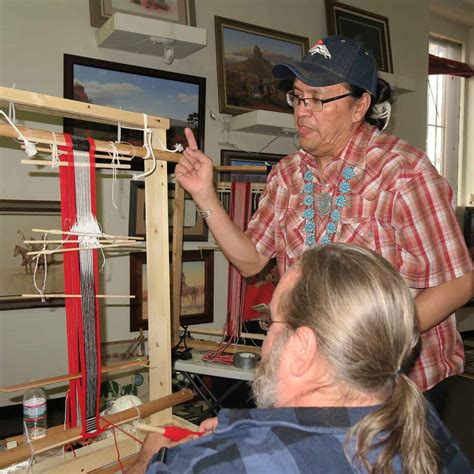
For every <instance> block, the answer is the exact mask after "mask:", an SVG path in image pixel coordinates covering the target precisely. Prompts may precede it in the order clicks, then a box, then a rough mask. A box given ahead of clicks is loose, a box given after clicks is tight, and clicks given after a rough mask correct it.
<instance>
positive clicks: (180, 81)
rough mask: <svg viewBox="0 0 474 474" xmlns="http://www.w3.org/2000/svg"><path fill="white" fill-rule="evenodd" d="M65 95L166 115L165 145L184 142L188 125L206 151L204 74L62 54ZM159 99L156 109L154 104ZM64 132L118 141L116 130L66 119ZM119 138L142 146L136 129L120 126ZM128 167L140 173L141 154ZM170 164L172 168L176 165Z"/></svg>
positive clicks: (112, 127)
mask: <svg viewBox="0 0 474 474" xmlns="http://www.w3.org/2000/svg"><path fill="white" fill-rule="evenodd" d="M64 97H65V98H66V99H74V100H79V101H81V102H93V103H95V104H98V105H108V106H110V107H116V108H123V109H124V110H131V111H132V112H142V113H148V114H150V115H155V116H159V117H164V118H169V119H170V122H171V126H170V128H169V130H167V132H166V138H167V147H168V148H169V149H173V148H174V145H175V144H181V145H183V146H184V147H185V146H186V145H187V141H186V139H185V136H184V128H185V127H189V128H191V129H192V130H193V131H194V135H195V137H196V141H197V144H198V147H199V149H200V150H204V128H205V110H206V78H205V77H198V76H190V75H188V74H178V73H175V72H170V71H161V70H159V69H150V68H145V67H140V66H132V65H129V64H120V63H115V62H112V61H103V60H101V59H93V58H86V57H82V56H74V55H71V54H65V55H64ZM159 102H161V104H160V106H158V105H156V110H155V105H154V104H158V103H159ZM178 117H179V118H178ZM64 131H65V132H67V133H70V134H72V135H83V136H91V137H92V138H95V139H100V140H105V141H116V140H117V131H118V128H117V127H115V126H112V125H105V124H99V123H92V122H87V121H79V120H76V119H69V118H65V119H64ZM121 139H122V141H124V142H128V143H132V144H133V145H134V146H140V147H141V146H143V132H140V131H137V130H128V129H125V128H122V131H121ZM131 165H132V169H133V170H139V171H143V160H142V159H141V158H134V159H133V160H132V162H131ZM168 168H169V170H170V172H171V171H172V170H173V168H174V165H173V164H170V165H169V167H168Z"/></svg>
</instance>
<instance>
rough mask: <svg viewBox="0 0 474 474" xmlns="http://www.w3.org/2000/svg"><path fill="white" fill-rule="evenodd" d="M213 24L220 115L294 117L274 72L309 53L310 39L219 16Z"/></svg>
mask: <svg viewBox="0 0 474 474" xmlns="http://www.w3.org/2000/svg"><path fill="white" fill-rule="evenodd" d="M214 24H215V30H216V54H217V84H218V88H219V111H220V112H221V113H224V114H231V115H237V114H241V113H245V112H249V111H251V110H270V111H274V112H284V113H293V111H292V109H291V108H290V107H288V105H287V104H286V98H285V92H286V91H282V90H280V89H279V88H278V79H275V78H274V77H273V74H272V68H273V66H274V64H276V63H297V62H299V61H300V60H301V58H302V57H303V55H304V54H305V52H306V51H307V50H308V47H309V41H308V38H304V37H302V36H297V35H293V34H290V33H284V32H282V31H276V30H272V29H270V28H263V27H261V26H257V25H251V24H249V23H243V22H241V21H235V20H230V19H228V18H222V17H220V16H216V17H215V20H214Z"/></svg>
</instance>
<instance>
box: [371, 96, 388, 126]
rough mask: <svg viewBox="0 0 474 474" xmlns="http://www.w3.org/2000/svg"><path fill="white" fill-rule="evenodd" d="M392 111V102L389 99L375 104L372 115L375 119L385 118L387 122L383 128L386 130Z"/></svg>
mask: <svg viewBox="0 0 474 474" xmlns="http://www.w3.org/2000/svg"><path fill="white" fill-rule="evenodd" d="M391 113H392V106H391V104H390V102H388V101H387V100H386V101H384V102H381V103H380V104H375V105H374V108H373V112H372V115H371V117H372V118H374V119H377V120H379V119H382V120H383V119H385V124H384V126H383V128H382V130H385V129H386V128H387V125H388V122H389V120H390V115H391Z"/></svg>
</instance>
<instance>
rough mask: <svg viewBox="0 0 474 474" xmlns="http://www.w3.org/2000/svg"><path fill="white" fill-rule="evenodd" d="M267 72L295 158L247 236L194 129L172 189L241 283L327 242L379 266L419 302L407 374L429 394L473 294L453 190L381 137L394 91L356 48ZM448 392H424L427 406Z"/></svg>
mask: <svg viewBox="0 0 474 474" xmlns="http://www.w3.org/2000/svg"><path fill="white" fill-rule="evenodd" d="M273 74H274V76H275V77H277V78H278V79H281V80H282V84H284V83H285V82H286V83H288V82H289V84H290V86H289V87H290V90H288V92H287V93H286V99H287V102H288V105H289V107H291V108H292V109H293V113H294V118H295V124H296V129H297V132H298V138H299V143H300V147H301V149H300V150H299V151H298V152H296V153H294V154H292V155H289V156H287V157H285V158H284V159H282V160H281V161H280V162H279V163H278V165H276V166H275V167H274V168H273V169H272V171H271V172H270V174H269V175H268V179H267V186H266V189H265V192H264V193H263V194H262V196H261V199H260V202H259V206H258V209H257V211H256V212H255V214H254V216H253V217H252V219H251V221H250V223H249V225H248V228H247V230H246V232H245V233H244V232H242V231H241V230H240V229H238V228H237V227H236V226H235V225H234V224H233V223H232V221H231V220H230V218H229V217H228V215H227V213H226V212H225V211H224V209H223V208H222V206H220V203H219V199H218V196H217V193H216V191H215V189H214V187H213V184H212V176H213V171H212V161H211V160H210V158H208V157H207V156H206V155H204V154H203V153H202V152H201V151H199V150H198V149H197V145H196V141H195V139H194V137H193V136H192V134H191V133H190V131H189V130H187V132H186V133H187V138H188V144H189V146H188V147H187V148H186V150H185V152H184V156H183V158H182V159H181V160H180V163H179V164H178V165H177V166H176V176H177V179H178V180H179V182H180V183H181V184H182V186H183V187H184V188H185V189H186V190H187V191H188V192H189V193H190V194H191V195H192V197H193V199H194V200H195V202H196V204H197V206H198V208H199V209H200V211H201V213H202V215H203V216H204V217H205V218H206V222H207V224H208V226H209V229H210V230H211V231H212V233H213V235H214V238H215V239H216V242H217V243H218V244H219V246H220V247H221V249H222V250H223V252H224V253H225V255H226V257H227V258H228V259H229V261H230V262H231V263H232V264H233V265H234V266H235V267H236V268H238V269H239V270H240V271H241V273H242V274H243V275H244V276H249V275H252V274H255V273H257V272H258V271H260V270H261V269H262V268H263V267H264V266H265V265H266V263H267V262H268V261H269V259H270V258H272V257H276V258H277V262H278V267H279V270H280V273H283V272H284V271H286V270H287V269H288V268H289V267H291V266H292V265H293V264H294V263H295V262H296V261H298V259H299V258H300V256H301V255H302V253H303V251H304V250H305V249H307V248H310V247H314V246H316V245H321V244H326V243H330V242H346V243H351V244H356V245H359V246H363V247H366V248H369V249H371V250H374V251H375V252H377V253H379V254H380V255H382V256H383V257H385V258H386V259H387V260H388V261H389V262H390V263H391V264H392V265H393V266H394V267H395V269H396V270H397V271H398V272H399V273H400V274H401V276H402V277H403V278H404V280H405V281H406V283H407V284H408V286H409V287H410V288H411V289H412V293H413V295H414V296H415V302H416V307H417V312H418V321H419V327H420V330H421V332H422V337H421V342H422V344H421V346H422V349H421V354H420V356H419V358H418V360H417V361H416V364H415V366H414V369H413V370H412V372H411V373H410V376H411V378H412V379H413V380H414V381H415V382H416V383H417V384H418V385H419V387H420V388H421V389H422V390H424V391H428V390H430V389H433V387H435V386H437V384H439V383H440V382H441V381H443V380H444V379H446V378H448V377H450V376H452V375H455V374H457V373H460V372H462V371H463V365H464V356H463V346H462V342H461V338H460V335H459V333H458V332H457V330H456V321H455V316H454V314H453V312H454V311H455V310H456V309H457V308H459V307H461V306H462V305H463V304H464V303H465V302H466V301H468V300H469V299H470V297H471V295H472V260H471V257H470V255H469V252H468V250H467V248H466V245H465V243H464V240H463V237H462V233H461V231H460V229H459V226H458V223H457V220H456V216H455V213H454V210H453V205H454V196H453V192H452V190H451V188H450V187H449V184H448V183H447V181H446V180H445V179H444V178H443V177H442V176H440V175H439V173H438V172H437V171H436V169H435V168H434V167H433V166H432V164H431V162H430V160H429V159H428V157H427V155H426V154H425V153H424V152H423V151H422V150H419V149H417V148H415V147H413V146H411V145H409V144H408V143H407V142H405V141H404V140H401V139H399V138H397V137H395V136H393V135H391V134H389V133H386V132H383V131H382V130H383V129H384V128H385V126H386V125H387V123H388V120H389V118H390V103H391V102H392V95H391V89H390V86H389V84H387V83H386V82H385V81H383V80H381V79H378V74H377V66H376V63H375V60H374V58H373V56H372V54H371V53H370V52H369V51H367V50H366V49H365V48H364V46H363V45H362V44H361V43H359V42H358V41H356V40H354V39H350V38H345V37H342V36H329V37H327V38H324V39H321V40H318V41H317V42H316V43H315V44H314V46H313V47H312V48H311V49H310V50H309V51H308V53H307V54H306V55H305V56H304V57H303V59H302V60H301V62H299V63H297V64H277V65H276V66H274V68H273ZM341 317H344V315H341ZM443 389H444V387H443V385H438V386H437V387H436V389H435V390H434V391H432V392H431V395H430V396H431V397H432V400H433V401H435V402H436V397H437V396H438V395H440V394H442V393H443Z"/></svg>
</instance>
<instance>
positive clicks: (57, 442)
mask: <svg viewBox="0 0 474 474" xmlns="http://www.w3.org/2000/svg"><path fill="white" fill-rule="evenodd" d="M10 103H13V104H14V105H15V107H16V108H17V109H22V110H28V111H33V112H35V113H40V114H48V115H59V116H63V117H69V118H76V119H82V120H84V119H86V120H89V121H96V122H101V123H109V124H117V123H119V122H120V123H121V124H123V125H125V126H131V127H143V115H142V114H139V113H135V112H128V111H124V110H118V109H114V108H111V107H103V106H98V105H93V104H88V103H81V102H76V101H73V100H68V99H63V98H59V97H53V96H47V95H42V94H37V93H32V92H28V91H21V90H17V89H10V88H6V87H0V106H2V107H5V106H7V107H8V105H9V104H10ZM147 119H148V128H151V129H153V131H154V134H155V135H156V136H158V138H159V140H158V143H159V145H157V144H156V143H155V142H152V147H153V150H154V155H155V157H156V158H157V164H156V169H155V170H154V172H153V173H151V174H150V175H149V176H147V177H146V178H145V202H146V203H147V204H149V205H146V222H147V231H146V232H147V235H146V237H147V238H146V241H147V273H148V275H147V276H148V287H149V288H153V291H149V292H148V315H149V316H148V317H149V320H148V322H149V329H148V342H149V362H148V364H149V390H150V400H153V401H151V402H149V403H147V404H144V405H142V406H141V407H139V408H138V412H140V413H138V412H137V409H135V408H133V409H131V410H128V411H127V410H126V411H124V412H120V413H118V414H117V415H119V416H118V417H116V418H115V419H108V420H107V421H106V422H104V423H103V425H102V426H101V428H104V427H105V426H107V424H108V423H110V422H111V423H114V424H120V423H124V422H127V421H130V420H132V419H137V418H138V417H140V418H144V417H148V416H150V420H151V423H152V424H154V425H164V424H170V423H171V422H172V421H173V418H172V412H171V407H172V406H173V405H176V404H179V403H183V402H184V401H186V400H189V399H191V398H192V396H193V394H192V392H191V391H189V390H184V391H181V392H178V393H175V394H172V393H171V321H172V320H171V317H170V314H171V307H170V306H171V305H170V295H169V288H170V272H169V244H168V226H167V225H165V226H163V225H161V223H163V222H168V174H167V161H175V162H176V161H177V160H178V159H179V157H178V156H176V155H175V154H173V153H170V152H166V151H163V150H162V147H163V145H162V144H164V143H166V129H167V128H169V120H168V119H164V118H160V117H147ZM18 129H19V130H20V131H21V134H22V135H23V136H24V138H26V139H27V140H31V142H34V143H36V144H37V145H38V149H39V150H40V151H43V150H41V149H40V148H39V147H40V146H41V145H40V144H45V145H51V144H54V143H57V144H58V145H60V146H61V145H65V139H64V136H63V135H62V134H61V133H55V134H53V133H52V132H48V131H44V130H33V129H30V128H27V127H18ZM155 135H154V136H155ZM0 136H4V137H11V138H20V137H19V136H18V133H17V132H16V131H15V130H14V129H13V127H12V126H11V125H8V124H5V125H0ZM116 148H117V150H118V152H119V153H120V155H122V157H125V158H124V160H126V157H132V156H141V157H144V156H146V155H147V151H146V150H145V149H141V148H138V147H133V146H130V145H126V144H116ZM96 149H97V151H98V152H107V151H108V150H110V143H108V142H101V141H96ZM47 151H48V152H49V149H47ZM130 159H131V158H130ZM22 162H23V163H25V164H36V165H45V164H48V162H45V161H41V160H38V159H30V160H22ZM97 167H99V166H97ZM101 167H104V166H103V165H101ZM105 167H111V166H108V165H105ZM113 167H115V168H116V169H129V168H130V166H129V165H114V166H113ZM151 170H152V164H151V162H150V160H148V161H145V171H151ZM174 199H175V201H174V202H175V212H174V221H175V222H174V224H175V225H174V228H175V229H176V231H175V235H174V240H173V252H172V255H173V268H175V269H177V271H175V272H173V273H175V279H174V282H173V287H175V286H176V287H177V288H180V285H181V282H180V277H181V272H180V270H179V269H180V267H181V254H182V227H183V225H182V223H183V210H184V192H183V190H182V188H181V187H180V186H178V185H177V186H176V192H175V198H174ZM180 229H181V230H180ZM180 234H181V235H180ZM173 294H175V291H173ZM178 294H179V293H178ZM59 296H61V295H59ZM63 296H64V295H63ZM99 296H107V295H97V297H99ZM174 311H175V312H176V314H177V315H178V319H177V321H178V323H179V311H180V308H179V298H178V299H177V305H176V307H175V308H174ZM173 320H175V321H176V318H173ZM173 331H175V332H176V333H177V331H178V327H176V328H174V329H173ZM143 365H144V361H132V362H127V363H121V364H114V365H111V366H108V367H103V369H102V373H105V372H111V371H116V370H125V369H127V370H130V369H133V367H137V366H141V367H142V366H143ZM79 377H81V374H80V373H78V374H68V375H61V376H58V377H52V378H50V379H43V380H37V381H34V382H31V383H25V384H20V385H15V386H11V387H5V388H3V389H0V390H1V391H2V392H4V393H10V392H15V391H22V390H26V389H27V388H29V387H35V386H45V385H48V384H52V383H57V382H64V381H69V380H72V379H75V378H79ZM127 412H128V413H127ZM113 416H115V415H113ZM101 424H102V423H101ZM80 433H81V431H80V427H79V431H78V428H73V429H69V430H64V429H63V427H62V426H61V427H56V428H51V429H49V430H48V435H47V436H46V437H45V438H42V439H39V440H36V441H33V442H32V443H31V445H28V444H22V445H20V446H18V447H15V448H12V449H9V450H7V451H5V452H2V453H1V454H0V468H3V467H6V466H9V465H11V464H15V463H18V462H20V461H22V460H26V459H29V458H30V456H31V455H32V453H34V454H39V453H41V452H44V451H47V450H48V449H51V448H53V447H58V446H64V445H65V444H68V443H72V442H73V441H77V440H79V439H80V438H81V435H80ZM118 438H119V439H118V446H119V448H120V453H121V456H122V457H124V456H127V455H130V454H133V453H134V452H135V451H136V444H135V442H132V440H131V439H127V438H126V437H123V436H122V438H121V439H120V436H119V437H118ZM111 448H112V449H111ZM83 450H84V451H87V453H86V452H84V453H83V454H82V451H83ZM70 454H71V453H68V454H66V457H65V459H63V456H62V454H61V455H56V456H55V457H53V458H51V459H48V460H46V461H42V462H39V463H36V464H35V472H54V471H59V472H64V469H65V465H66V464H67V465H68V468H67V471H68V472H90V471H92V470H95V469H100V468H101V467H102V466H104V465H106V464H113V463H114V460H115V461H116V459H117V453H116V452H115V449H114V446H113V444H112V445H111V442H110V438H108V439H105V440H100V441H97V442H96V443H93V444H92V445H91V446H87V447H84V448H81V449H79V450H76V452H75V453H74V456H71V455H70ZM42 465H43V467H44V468H43V467H42ZM61 470H62V471H61ZM104 472H105V471H104Z"/></svg>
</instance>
